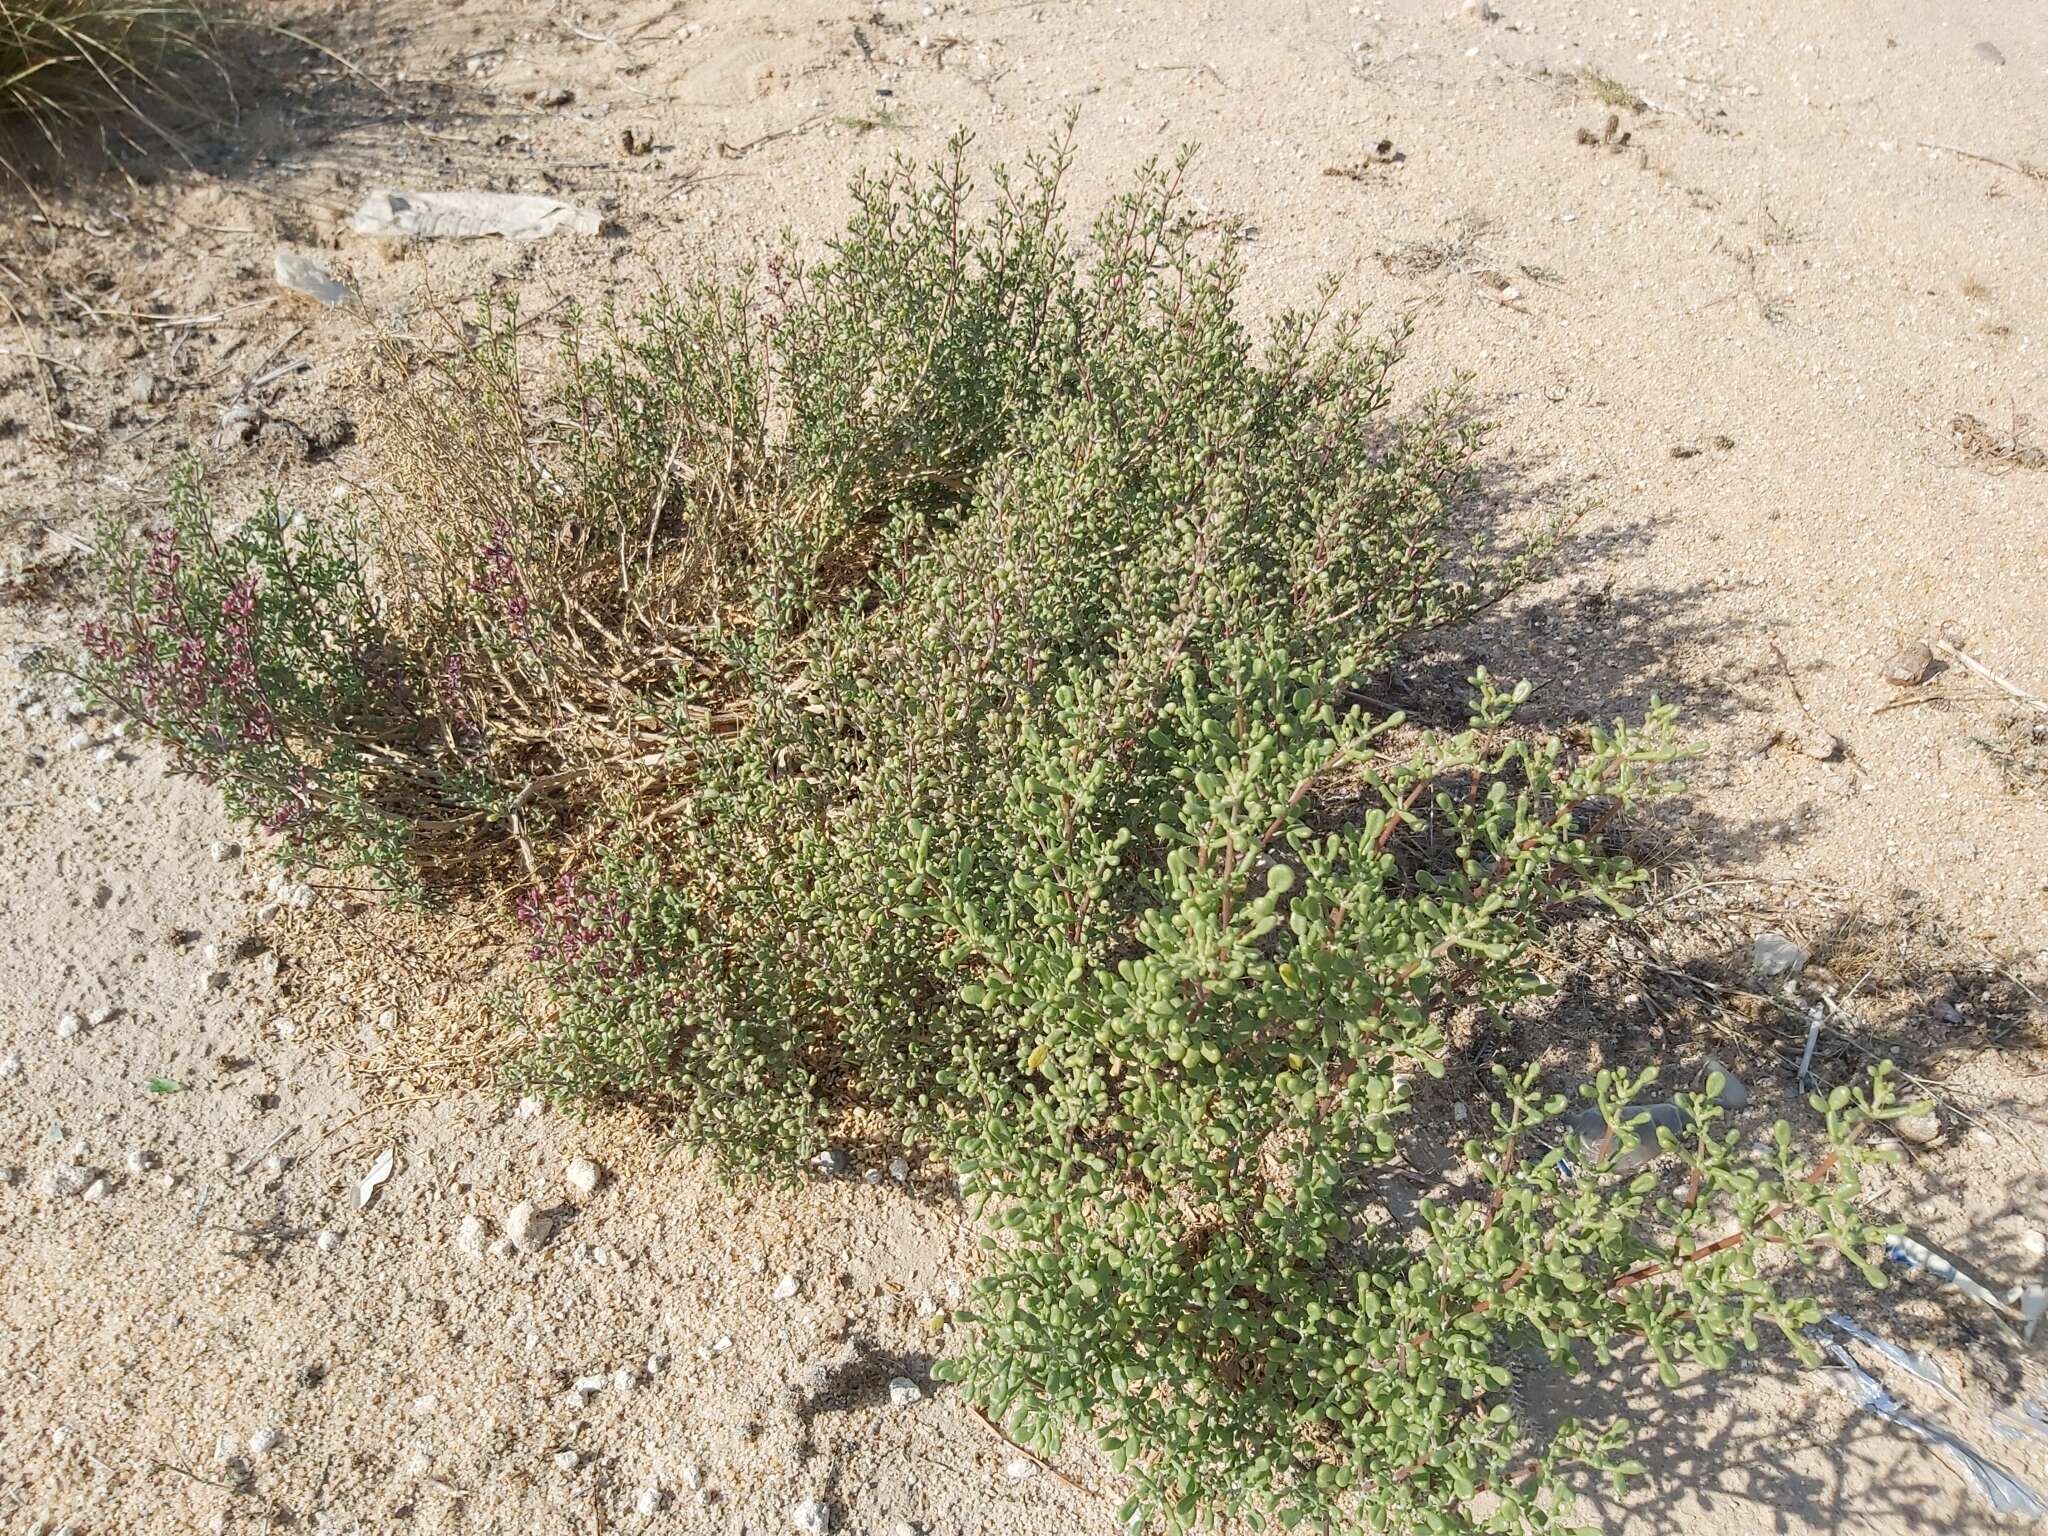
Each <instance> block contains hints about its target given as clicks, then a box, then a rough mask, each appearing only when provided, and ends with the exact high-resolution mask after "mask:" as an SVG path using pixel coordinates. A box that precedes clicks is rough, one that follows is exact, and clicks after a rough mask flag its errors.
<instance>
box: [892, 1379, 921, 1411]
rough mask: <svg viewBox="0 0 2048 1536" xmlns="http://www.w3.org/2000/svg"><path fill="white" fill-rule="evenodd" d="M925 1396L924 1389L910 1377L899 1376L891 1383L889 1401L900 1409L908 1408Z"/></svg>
mask: <svg viewBox="0 0 2048 1536" xmlns="http://www.w3.org/2000/svg"><path fill="white" fill-rule="evenodd" d="M923 1396H924V1388H922V1387H920V1386H919V1385H918V1384H917V1383H916V1382H914V1381H912V1380H911V1379H910V1378H909V1377H908V1376H898V1377H897V1378H896V1379H895V1380H894V1381H892V1382H890V1383H889V1401H890V1402H892V1403H894V1404H895V1405H896V1406H897V1407H898V1408H908V1407H909V1406H910V1405H911V1404H912V1403H914V1402H917V1401H918V1400H919V1399H921V1398H922V1397H923Z"/></svg>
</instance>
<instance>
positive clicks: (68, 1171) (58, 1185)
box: [43, 1163, 93, 1200]
mask: <svg viewBox="0 0 2048 1536" xmlns="http://www.w3.org/2000/svg"><path fill="white" fill-rule="evenodd" d="M92 1183H93V1172H92V1170H91V1169H90V1168H81V1167H79V1166H78V1165H77V1164H76V1163H59V1164H57V1166H56V1167H54V1168H51V1169H49V1170H48V1171H47V1172H45V1173H44V1174H43V1193H44V1194H46V1195H49V1196H51V1197H53V1198H55V1199H59V1200H75V1199H77V1198H78V1196H80V1195H82V1194H84V1193H85V1192H86V1191H87V1190H88V1189H90V1188H91V1187H92Z"/></svg>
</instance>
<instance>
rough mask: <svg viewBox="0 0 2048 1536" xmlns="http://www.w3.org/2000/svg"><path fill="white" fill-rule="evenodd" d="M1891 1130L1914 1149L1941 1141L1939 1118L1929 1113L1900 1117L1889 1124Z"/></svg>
mask: <svg viewBox="0 0 2048 1536" xmlns="http://www.w3.org/2000/svg"><path fill="white" fill-rule="evenodd" d="M1891 1128H1892V1130H1893V1132H1894V1133H1896V1134H1897V1135H1898V1136H1899V1137H1900V1138H1901V1139H1902V1140H1905V1141H1910V1142H1912V1143H1913V1145H1914V1146H1916V1147H1926V1146H1932V1145H1933V1144H1934V1143H1935V1142H1937V1141H1939V1140H1941V1118H1940V1117H1939V1116H1938V1115H1935V1114H1933V1113H1931V1112H1930V1113H1928V1114H1923V1115H1901V1116H1899V1118H1898V1119H1896V1120H1894V1121H1892V1122H1891Z"/></svg>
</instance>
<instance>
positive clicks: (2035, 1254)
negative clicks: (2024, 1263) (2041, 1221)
mask: <svg viewBox="0 0 2048 1536" xmlns="http://www.w3.org/2000/svg"><path fill="white" fill-rule="evenodd" d="M2020 1246H2021V1247H2022V1248H2024V1249H2026V1250H2027V1253H2028V1255H2029V1256H2030V1257H2032V1258H2036V1259H2041V1258H2048V1232H2023V1233H2021V1234H2020Z"/></svg>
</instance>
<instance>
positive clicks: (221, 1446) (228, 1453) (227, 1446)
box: [213, 1435, 242, 1461]
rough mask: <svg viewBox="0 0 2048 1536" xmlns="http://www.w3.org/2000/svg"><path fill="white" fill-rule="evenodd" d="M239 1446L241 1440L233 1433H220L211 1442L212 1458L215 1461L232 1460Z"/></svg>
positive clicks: (240, 1446)
mask: <svg viewBox="0 0 2048 1536" xmlns="http://www.w3.org/2000/svg"><path fill="white" fill-rule="evenodd" d="M241 1448H242V1442H241V1441H240V1440H238V1439H236V1438H235V1437H234V1436H233V1435H220V1436H218V1437H217V1438H216V1439H215V1440H214V1442H213V1459H214V1460H215V1461H232V1460H234V1456H235V1452H237V1451H239V1450H240V1449H241Z"/></svg>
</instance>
